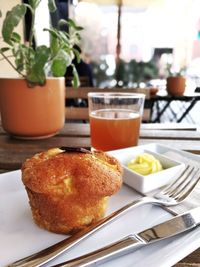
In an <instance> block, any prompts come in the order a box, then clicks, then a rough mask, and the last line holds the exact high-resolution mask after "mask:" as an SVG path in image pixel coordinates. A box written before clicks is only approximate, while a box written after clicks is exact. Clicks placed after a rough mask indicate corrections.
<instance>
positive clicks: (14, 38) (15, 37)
mask: <svg viewBox="0 0 200 267" xmlns="http://www.w3.org/2000/svg"><path fill="white" fill-rule="evenodd" d="M11 40H12V41H13V42H15V43H20V42H21V36H20V35H19V34H18V33H17V32H13V33H12V37H11Z"/></svg>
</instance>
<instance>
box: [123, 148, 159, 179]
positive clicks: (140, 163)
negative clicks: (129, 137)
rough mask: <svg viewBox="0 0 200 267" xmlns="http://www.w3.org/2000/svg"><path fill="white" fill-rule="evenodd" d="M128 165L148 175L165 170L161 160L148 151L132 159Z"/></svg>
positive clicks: (133, 169) (131, 168)
mask: <svg viewBox="0 0 200 267" xmlns="http://www.w3.org/2000/svg"><path fill="white" fill-rule="evenodd" d="M127 166H128V168H129V169H130V170H132V171H135V172H137V173H139V174H141V175H148V174H151V173H155V172H159V171H161V170H163V167H162V165H161V163H160V161H159V160H158V159H156V158H155V157H154V156H153V155H150V154H148V153H142V154H140V155H138V156H137V157H136V158H135V159H133V160H131V161H130V162H129V163H128V165H127Z"/></svg>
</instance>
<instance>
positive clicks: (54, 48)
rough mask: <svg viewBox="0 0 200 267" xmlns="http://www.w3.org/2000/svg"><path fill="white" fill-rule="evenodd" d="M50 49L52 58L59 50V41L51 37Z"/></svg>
mask: <svg viewBox="0 0 200 267" xmlns="http://www.w3.org/2000/svg"><path fill="white" fill-rule="evenodd" d="M50 49H51V55H52V56H56V55H57V53H58V51H59V49H60V45H59V41H58V39H57V38H56V37H54V36H51V43H50Z"/></svg>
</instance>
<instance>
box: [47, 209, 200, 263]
mask: <svg viewBox="0 0 200 267" xmlns="http://www.w3.org/2000/svg"><path fill="white" fill-rule="evenodd" d="M199 224H200V207H198V208H194V209H192V210H190V211H188V212H186V213H183V214H182V215H178V216H175V217H174V218H172V219H170V220H168V221H165V222H163V223H161V224H157V225H155V226H153V227H152V228H149V229H147V230H145V231H142V232H140V233H138V234H133V235H129V236H127V237H125V238H123V239H121V240H119V241H117V242H115V243H112V244H110V245H108V246H106V247H103V248H100V249H98V250H96V251H93V252H91V253H89V254H85V255H83V256H81V257H79V258H75V259H72V260H69V261H66V262H63V263H60V264H57V265H54V266H52V267H61V266H62V267H75V266H76V267H78V266H82V267H83V266H84V267H85V266H93V265H95V266H96V264H97V263H98V264H99V263H103V262H105V261H108V260H110V259H113V258H115V257H119V256H122V255H125V254H128V253H130V252H132V251H134V250H136V249H138V248H140V247H142V246H145V245H148V244H151V243H154V242H157V241H159V240H162V239H165V238H169V237H173V236H176V235H178V234H181V233H183V232H186V231H189V230H191V229H193V228H194V227H196V226H197V225H199Z"/></svg>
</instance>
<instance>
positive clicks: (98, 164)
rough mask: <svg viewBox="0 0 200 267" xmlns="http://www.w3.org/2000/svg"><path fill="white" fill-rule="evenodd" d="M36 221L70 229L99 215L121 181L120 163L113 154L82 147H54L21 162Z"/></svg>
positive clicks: (60, 230) (44, 225)
mask: <svg viewBox="0 0 200 267" xmlns="http://www.w3.org/2000/svg"><path fill="white" fill-rule="evenodd" d="M22 181H23V183H24V185H25V188H26V191H27V193H28V197H29V203H30V206H31V210H32V216H33V219H34V221H35V223H36V224H37V225H38V226H40V227H42V228H44V229H46V230H49V231H52V232H56V233H65V234H66V233H72V232H76V231H78V230H81V229H83V228H84V227H86V226H87V225H89V224H91V223H94V222H96V221H98V220H99V219H101V218H102V217H103V216H104V214H105V211H106V208H107V202H108V197H109V196H111V195H112V194H114V193H116V192H117V191H118V190H119V189H120V187H121V184H122V167H121V165H120V164H119V162H118V161H117V159H115V158H114V157H112V156H109V155H108V154H106V153H104V152H101V151H94V152H90V151H87V150H85V149H68V148H61V149H60V148H53V149H50V150H47V151H44V152H42V153H39V154H36V155H35V156H33V157H32V158H30V159H27V160H26V161H25V162H24V163H23V165H22Z"/></svg>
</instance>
